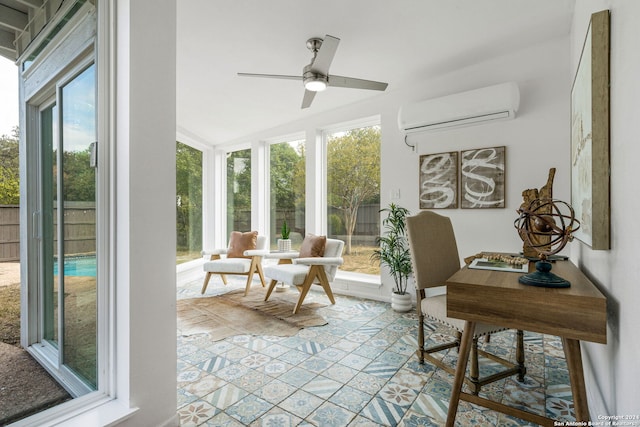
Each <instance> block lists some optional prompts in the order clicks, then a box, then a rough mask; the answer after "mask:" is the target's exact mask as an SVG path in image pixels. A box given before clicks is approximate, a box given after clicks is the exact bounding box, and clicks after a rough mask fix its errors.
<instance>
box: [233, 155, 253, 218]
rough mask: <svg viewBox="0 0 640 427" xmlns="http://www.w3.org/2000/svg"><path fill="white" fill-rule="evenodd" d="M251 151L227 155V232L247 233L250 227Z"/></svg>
mask: <svg viewBox="0 0 640 427" xmlns="http://www.w3.org/2000/svg"><path fill="white" fill-rule="evenodd" d="M250 214H251V149H246V150H239V151H233V152H231V153H228V154H227V224H228V227H231V228H230V229H229V230H228V231H232V230H237V231H247V230H248V229H249V227H250V226H251V215H250Z"/></svg>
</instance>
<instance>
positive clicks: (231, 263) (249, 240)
mask: <svg viewBox="0 0 640 427" xmlns="http://www.w3.org/2000/svg"><path fill="white" fill-rule="evenodd" d="M267 243H268V242H267V237H266V236H259V235H258V232H257V231H249V232H246V233H240V232H239V231H232V232H231V236H230V237H229V246H228V247H227V248H225V249H214V250H213V251H203V252H202V253H203V255H207V256H209V261H206V262H205V263H204V264H203V266H202V268H203V269H204V271H205V273H206V275H205V277H204V284H203V285H202V291H201V293H202V294H204V293H205V291H206V290H207V285H208V284H209V279H210V278H211V275H213V274H219V275H220V277H222V282H223V283H224V284H225V285H226V284H227V274H235V275H241V276H247V286H246V288H245V290H244V295H245V296H246V295H247V294H248V293H249V288H251V282H252V281H253V275H254V274H255V273H258V276H259V277H260V282H261V283H262V287H264V286H265V283H264V273H263V271H262V258H263V257H264V256H265V255H266V254H268V253H269V250H268V249H267Z"/></svg>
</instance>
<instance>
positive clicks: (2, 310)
mask: <svg viewBox="0 0 640 427" xmlns="http://www.w3.org/2000/svg"><path fill="white" fill-rule="evenodd" d="M0 341H1V342H4V343H6V344H11V345H15V346H19V345H20V284H19V283H14V284H10V285H6V286H0Z"/></svg>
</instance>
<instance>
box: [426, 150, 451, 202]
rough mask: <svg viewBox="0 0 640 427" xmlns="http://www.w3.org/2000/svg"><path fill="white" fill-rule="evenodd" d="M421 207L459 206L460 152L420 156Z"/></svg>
mask: <svg viewBox="0 0 640 427" xmlns="http://www.w3.org/2000/svg"><path fill="white" fill-rule="evenodd" d="M419 177H420V183H419V192H420V196H419V197H420V209H434V208H435V209H446V208H451V209H455V208H457V207H458V152H457V151H452V152H449V153H437V154H423V155H421V156H420V172H419Z"/></svg>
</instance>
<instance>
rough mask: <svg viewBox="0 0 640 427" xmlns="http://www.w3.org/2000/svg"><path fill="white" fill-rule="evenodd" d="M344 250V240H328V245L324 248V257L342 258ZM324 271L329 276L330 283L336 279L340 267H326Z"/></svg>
mask: <svg viewBox="0 0 640 427" xmlns="http://www.w3.org/2000/svg"><path fill="white" fill-rule="evenodd" d="M343 249H344V242H343V241H342V240H338V239H329V238H327V243H325V246H324V256H325V257H331V258H334V257H341V256H342V250H343ZM324 271H325V273H326V274H327V279H328V280H329V282H333V279H335V278H336V273H337V272H338V266H336V265H326V266H325V267H324Z"/></svg>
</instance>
